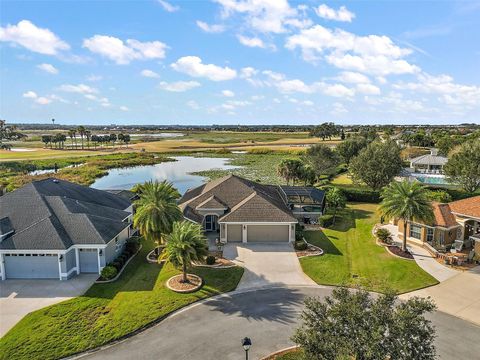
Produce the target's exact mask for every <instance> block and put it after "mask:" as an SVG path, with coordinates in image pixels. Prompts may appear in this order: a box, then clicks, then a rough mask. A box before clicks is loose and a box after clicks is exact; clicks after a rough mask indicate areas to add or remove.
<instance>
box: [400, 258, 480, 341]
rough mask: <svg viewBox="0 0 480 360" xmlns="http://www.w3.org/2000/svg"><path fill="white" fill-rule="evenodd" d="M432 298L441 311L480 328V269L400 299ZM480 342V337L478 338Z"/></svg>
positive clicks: (404, 295)
mask: <svg viewBox="0 0 480 360" xmlns="http://www.w3.org/2000/svg"><path fill="white" fill-rule="evenodd" d="M412 296H421V297H428V296H430V297H431V298H432V299H433V300H434V301H435V303H436V304H437V306H438V309H439V310H440V311H443V312H445V313H447V314H450V315H454V316H457V317H459V318H462V319H465V320H467V321H470V322H472V323H474V324H477V325H479V326H480V267H479V266H477V267H476V268H474V269H472V270H470V271H465V272H461V273H459V274H457V275H455V276H453V277H451V278H449V279H448V280H445V281H443V282H441V283H440V284H438V285H436V286H431V287H429V288H426V289H422V290H417V291H413V292H411V293H407V294H403V295H402V296H400V298H403V299H406V298H409V297H412ZM478 341H480V337H479V338H478Z"/></svg>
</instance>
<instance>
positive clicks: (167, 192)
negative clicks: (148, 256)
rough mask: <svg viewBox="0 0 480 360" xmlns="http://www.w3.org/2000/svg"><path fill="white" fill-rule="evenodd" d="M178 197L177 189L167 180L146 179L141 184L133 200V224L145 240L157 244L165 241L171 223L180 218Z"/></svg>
mask: <svg viewBox="0 0 480 360" xmlns="http://www.w3.org/2000/svg"><path fill="white" fill-rule="evenodd" d="M178 198H180V194H179V193H178V191H177V189H175V188H174V187H173V186H172V184H171V183H169V182H167V181H162V182H158V181H147V182H146V183H145V184H143V185H142V192H141V193H140V194H139V199H138V200H137V201H135V207H136V211H135V215H134V216H133V225H134V226H135V227H136V228H137V229H139V230H140V233H141V234H142V235H143V236H144V237H145V239H146V240H149V241H154V242H155V243H156V244H157V245H158V246H160V245H161V244H163V243H165V235H167V234H169V233H170V232H171V231H172V227H173V223H174V222H175V221H179V220H180V219H182V212H181V211H180V208H179V207H178V205H177V199H178ZM157 249H158V248H157Z"/></svg>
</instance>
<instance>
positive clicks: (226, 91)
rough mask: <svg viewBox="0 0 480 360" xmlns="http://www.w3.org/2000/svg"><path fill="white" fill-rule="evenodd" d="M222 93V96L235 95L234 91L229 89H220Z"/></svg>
mask: <svg viewBox="0 0 480 360" xmlns="http://www.w3.org/2000/svg"><path fill="white" fill-rule="evenodd" d="M222 95H223V96H226V97H234V96H235V93H234V92H233V91H231V90H223V91H222Z"/></svg>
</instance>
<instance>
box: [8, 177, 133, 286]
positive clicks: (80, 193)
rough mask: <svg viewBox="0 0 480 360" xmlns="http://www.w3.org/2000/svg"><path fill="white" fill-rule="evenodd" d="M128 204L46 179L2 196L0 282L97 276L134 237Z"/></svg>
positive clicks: (124, 197) (121, 198)
mask: <svg viewBox="0 0 480 360" xmlns="http://www.w3.org/2000/svg"><path fill="white" fill-rule="evenodd" d="M132 216H133V207H132V202H131V201H130V200H129V194H127V193H122V194H119V195H116V194H113V193H110V192H107V191H102V190H97V189H93V188H90V187H87V186H82V185H78V184H74V183H71V182H68V181H63V180H57V179H54V178H49V179H45V180H40V181H34V182H32V183H30V184H28V185H25V186H24V187H22V188H20V189H18V190H15V191H13V192H10V193H7V194H5V195H4V196H2V197H0V273H1V279H2V280H5V279H19V278H22V279H32V278H52V279H60V280H65V279H68V278H70V277H72V276H74V275H76V274H80V273H100V272H101V270H102V269H103V267H105V265H106V264H108V263H109V262H111V261H112V260H114V259H115V258H116V257H117V256H118V255H120V254H121V252H122V250H123V247H124V245H125V242H126V240H127V239H128V238H129V237H130V235H131V233H132V229H131V222H132Z"/></svg>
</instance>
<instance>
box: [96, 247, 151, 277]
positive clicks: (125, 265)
mask: <svg viewBox="0 0 480 360" xmlns="http://www.w3.org/2000/svg"><path fill="white" fill-rule="evenodd" d="M140 250H142V245H141V244H140V246H139V248H138V250H137V252H136V253H135V254H133V255H132V256H130V259H128V260H127V262H126V263H125V264H123V267H122V268H121V269H120V271H119V272H118V274H117V276H115V277H114V278H113V279H110V280H95V284H108V283H111V282H114V281H117V280H118V278H119V277H120V275H122V273H123V270H125V268H126V267H127V265H128V263H129V262H130V261H131V260H132V259H133V258H134V257H135V256H137V254H138V253H139V252H140Z"/></svg>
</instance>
